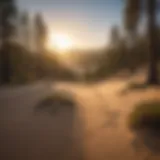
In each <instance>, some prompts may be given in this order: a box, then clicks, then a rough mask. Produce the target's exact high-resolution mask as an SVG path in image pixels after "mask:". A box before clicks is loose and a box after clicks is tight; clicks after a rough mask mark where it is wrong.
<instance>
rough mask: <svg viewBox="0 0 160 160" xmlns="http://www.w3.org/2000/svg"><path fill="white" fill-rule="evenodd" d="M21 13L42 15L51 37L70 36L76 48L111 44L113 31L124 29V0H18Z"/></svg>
mask: <svg viewBox="0 0 160 160" xmlns="http://www.w3.org/2000/svg"><path fill="white" fill-rule="evenodd" d="M17 1H18V6H19V8H20V10H21V11H23V10H27V11H28V12H29V13H30V14H32V15H33V14H34V13H36V12H41V13H42V14H43V16H44V19H45V22H46V23H47V25H48V30H49V34H52V33H55V34H56V33H61V34H67V35H69V36H70V37H71V39H72V40H73V41H74V45H75V48H98V47H101V46H104V45H105V44H106V43H108V39H109V36H110V28H111V26H113V25H119V26H121V22H122V11H123V1H122V0H17Z"/></svg>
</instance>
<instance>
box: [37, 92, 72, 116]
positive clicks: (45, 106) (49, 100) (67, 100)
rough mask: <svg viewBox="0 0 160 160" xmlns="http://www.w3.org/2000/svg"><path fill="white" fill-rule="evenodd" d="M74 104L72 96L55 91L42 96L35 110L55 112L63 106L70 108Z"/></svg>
mask: <svg viewBox="0 0 160 160" xmlns="http://www.w3.org/2000/svg"><path fill="white" fill-rule="evenodd" d="M74 106H75V102H74V99H73V97H72V96H71V95H70V94H68V93H65V92H55V93H53V94H52V95H50V96H48V97H46V98H44V99H43V100H42V101H41V102H40V103H39V104H38V105H37V106H36V108H35V112H36V113H37V112H48V113H50V114H54V113H57V111H59V110H60V109H62V108H63V107H65V108H71V109H73V107H74Z"/></svg>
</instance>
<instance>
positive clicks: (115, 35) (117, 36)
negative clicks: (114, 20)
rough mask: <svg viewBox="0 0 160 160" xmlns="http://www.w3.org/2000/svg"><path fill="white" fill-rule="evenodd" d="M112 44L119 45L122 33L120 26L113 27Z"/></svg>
mask: <svg viewBox="0 0 160 160" xmlns="http://www.w3.org/2000/svg"><path fill="white" fill-rule="evenodd" d="M110 36H111V38H110V39H111V46H114V47H115V46H117V45H118V43H119V40H120V33H119V28H118V26H113V27H112V28H111V35H110Z"/></svg>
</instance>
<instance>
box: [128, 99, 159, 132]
mask: <svg viewBox="0 0 160 160" xmlns="http://www.w3.org/2000/svg"><path fill="white" fill-rule="evenodd" d="M159 124H160V101H158V100H152V101H148V102H142V103H140V104H138V105H137V106H136V109H135V110H134V111H133V112H132V113H131V115H130V117H129V127H130V128H131V129H134V130H137V129H142V130H143V129H156V130H159V129H160V125H159Z"/></svg>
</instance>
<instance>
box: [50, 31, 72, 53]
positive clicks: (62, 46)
mask: <svg viewBox="0 0 160 160" xmlns="http://www.w3.org/2000/svg"><path fill="white" fill-rule="evenodd" d="M72 46H73V42H72V40H71V38H70V37H69V36H68V35H66V34H50V35H49V36H48V42H47V48H48V49H49V50H57V51H60V52H61V51H63V52H64V51H68V50H69V49H71V48H72Z"/></svg>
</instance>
